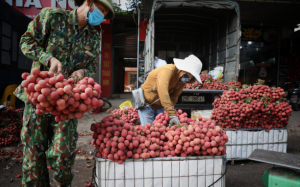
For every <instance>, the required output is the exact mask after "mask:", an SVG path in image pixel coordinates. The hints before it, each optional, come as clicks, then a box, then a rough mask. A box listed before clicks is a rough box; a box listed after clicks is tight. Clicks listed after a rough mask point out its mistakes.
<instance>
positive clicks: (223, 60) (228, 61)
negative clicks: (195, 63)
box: [144, 0, 241, 116]
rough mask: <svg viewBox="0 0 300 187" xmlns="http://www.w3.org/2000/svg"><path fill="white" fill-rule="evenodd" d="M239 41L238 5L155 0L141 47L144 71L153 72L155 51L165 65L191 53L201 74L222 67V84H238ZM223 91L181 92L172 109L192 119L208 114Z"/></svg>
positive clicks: (198, 90)
mask: <svg viewBox="0 0 300 187" xmlns="http://www.w3.org/2000/svg"><path fill="white" fill-rule="evenodd" d="M240 39H241V25H240V10H239V5H238V3H237V2H234V1H226V0H224V1H199V0H198V1H196V0H193V1H191V0H155V1H154V2H153V4H152V10H151V16H150V18H149V24H148V27H147V31H146V40H145V45H144V55H145V72H148V71H151V70H153V69H154V51H155V52H156V54H157V55H158V57H159V58H161V59H164V60H166V61H167V62H168V63H173V58H181V59H183V58H185V57H187V56H188V55H190V54H194V55H196V56H198V57H199V59H200V60H201V61H202V64H203V68H202V71H203V70H208V71H210V70H213V69H214V68H215V67H217V66H222V67H223V70H224V71H223V79H224V82H229V81H232V80H234V81H237V80H238V76H239V68H240V55H239V54H240ZM223 91H224V90H204V89H193V90H188V89H184V90H183V92H182V94H181V95H180V96H179V98H178V102H177V104H176V105H175V108H176V109H183V110H185V112H187V113H188V114H190V115H191V116H192V113H198V112H199V111H203V110H206V111H208V113H209V111H210V112H211V110H212V109H213V105H212V103H213V102H214V100H215V99H216V98H218V97H219V96H220V95H221V94H222V93H223Z"/></svg>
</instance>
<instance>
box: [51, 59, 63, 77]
mask: <svg viewBox="0 0 300 187" xmlns="http://www.w3.org/2000/svg"><path fill="white" fill-rule="evenodd" d="M49 66H50V69H49V71H50V72H52V73H54V72H55V71H56V70H57V72H58V73H62V67H63V66H62V64H61V62H60V61H59V60H57V59H56V58H55V57H52V58H50V60H49Z"/></svg>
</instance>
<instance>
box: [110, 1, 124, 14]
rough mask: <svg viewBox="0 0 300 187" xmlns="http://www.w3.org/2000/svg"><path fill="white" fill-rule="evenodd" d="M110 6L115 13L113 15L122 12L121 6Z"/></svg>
mask: <svg viewBox="0 0 300 187" xmlns="http://www.w3.org/2000/svg"><path fill="white" fill-rule="evenodd" d="M112 6H113V9H114V12H115V13H120V12H122V9H121V7H120V6H121V4H117V3H113V4H112Z"/></svg>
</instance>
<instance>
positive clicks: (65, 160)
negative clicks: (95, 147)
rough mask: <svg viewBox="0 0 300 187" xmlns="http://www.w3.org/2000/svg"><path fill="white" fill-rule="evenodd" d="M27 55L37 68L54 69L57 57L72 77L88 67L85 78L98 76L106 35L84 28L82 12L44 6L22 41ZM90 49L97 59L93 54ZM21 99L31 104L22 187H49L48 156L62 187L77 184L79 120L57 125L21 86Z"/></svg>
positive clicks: (26, 124) (27, 108)
mask: <svg viewBox="0 0 300 187" xmlns="http://www.w3.org/2000/svg"><path fill="white" fill-rule="evenodd" d="M20 45H21V49H22V52H23V53H24V54H25V55H26V56H27V57H28V58H30V59H32V60H33V64H32V68H39V69H40V70H45V71H48V70H49V68H50V67H49V65H48V62H49V59H50V58H51V57H55V58H57V59H58V60H59V61H60V62H61V63H62V65H63V72H64V73H65V75H66V76H70V75H71V74H72V73H73V72H74V71H76V70H79V69H82V70H84V73H85V76H87V77H93V76H94V74H95V72H96V69H97V63H98V57H99V53H100V51H99V49H100V35H99V33H98V32H97V31H96V30H95V29H94V28H93V27H92V26H89V25H87V26H86V27H85V28H83V29H82V30H79V27H78V23H77V18H76V10H73V11H67V10H63V9H57V8H44V9H42V11H41V13H40V14H39V15H38V16H37V17H36V18H35V19H34V20H33V21H32V22H30V24H29V26H28V30H27V31H26V32H25V33H24V34H23V36H22V37H21V42H20ZM86 51H89V52H90V53H92V55H93V56H90V55H87V54H86V53H85V52H86ZM15 95H16V96H17V97H18V98H20V99H21V100H23V101H24V102H25V110H24V114H23V128H22V132H21V140H22V142H23V144H24V145H25V146H24V160H23V175H22V185H23V186H27V187H31V186H42V187H45V186H49V175H48V170H47V164H46V158H47V159H48V161H49V162H50V165H51V167H52V169H53V170H54V171H55V173H54V176H53V178H54V181H55V182H56V183H57V185H58V186H68V185H70V184H71V181H72V178H73V174H72V173H71V168H72V166H73V164H74V160H75V153H74V149H75V148H76V142H77V138H78V134H77V130H76V128H77V122H78V121H77V119H73V120H65V121H63V122H59V123H57V122H55V120H54V117H53V116H51V115H50V114H42V115H37V114H35V108H34V106H33V105H32V104H30V103H29V101H28V100H27V94H26V92H24V88H23V87H22V86H21V85H20V86H19V87H18V88H17V89H16V90H15Z"/></svg>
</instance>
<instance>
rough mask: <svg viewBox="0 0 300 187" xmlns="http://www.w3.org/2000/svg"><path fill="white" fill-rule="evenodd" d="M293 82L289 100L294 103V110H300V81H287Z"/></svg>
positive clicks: (291, 103) (289, 91)
mask: <svg viewBox="0 0 300 187" xmlns="http://www.w3.org/2000/svg"><path fill="white" fill-rule="evenodd" d="M285 84H292V88H291V89H289V90H288V94H287V102H288V103H289V104H290V105H292V108H293V110H294V111H299V110H300V81H293V82H286V83H285Z"/></svg>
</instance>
